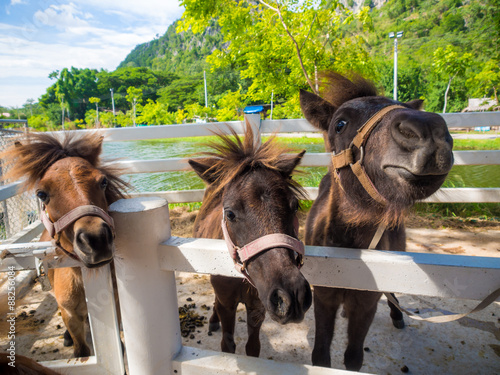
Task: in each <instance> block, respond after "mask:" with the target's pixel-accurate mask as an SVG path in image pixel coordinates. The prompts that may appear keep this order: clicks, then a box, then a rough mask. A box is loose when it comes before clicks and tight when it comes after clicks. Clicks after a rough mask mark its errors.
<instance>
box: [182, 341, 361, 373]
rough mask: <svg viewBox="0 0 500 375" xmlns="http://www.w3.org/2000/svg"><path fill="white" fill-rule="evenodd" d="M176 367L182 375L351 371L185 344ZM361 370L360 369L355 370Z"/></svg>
mask: <svg viewBox="0 0 500 375" xmlns="http://www.w3.org/2000/svg"><path fill="white" fill-rule="evenodd" d="M173 369H174V371H175V373H177V374H182V375H199V374H203V375H234V374H261V375H264V374H265V375H283V374H287V375H348V374H354V373H353V372H350V371H347V370H339V369H333V368H325V367H314V366H310V365H302V364H295V363H280V362H275V361H272V360H269V359H263V358H254V357H247V356H244V355H237V354H228V353H221V352H215V351H211V350H203V349H197V348H191V347H186V346H184V347H183V348H182V350H181V352H180V353H179V354H178V355H177V356H176V357H175V358H174V361H173ZM356 374H361V375H363V373H361V372H356Z"/></svg>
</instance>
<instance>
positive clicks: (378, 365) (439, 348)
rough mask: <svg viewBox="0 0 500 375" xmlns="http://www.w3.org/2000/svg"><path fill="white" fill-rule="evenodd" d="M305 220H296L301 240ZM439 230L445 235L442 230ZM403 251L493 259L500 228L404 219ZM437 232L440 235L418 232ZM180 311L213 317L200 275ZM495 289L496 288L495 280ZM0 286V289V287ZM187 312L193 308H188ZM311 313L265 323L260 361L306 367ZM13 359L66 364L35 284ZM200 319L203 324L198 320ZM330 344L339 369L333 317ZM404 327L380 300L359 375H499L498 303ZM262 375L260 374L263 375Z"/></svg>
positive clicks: (457, 308)
mask: <svg viewBox="0 0 500 375" xmlns="http://www.w3.org/2000/svg"><path fill="white" fill-rule="evenodd" d="M170 214H171V222H172V233H173V235H175V236H181V237H189V236H190V235H191V230H192V229H191V228H192V224H193V222H194V218H195V216H196V213H190V212H187V211H186V209H185V208H180V207H177V208H174V209H173V210H171V211H170ZM304 220H305V214H302V215H301V217H300V221H301V233H303V225H304ZM443 226H445V227H448V228H446V229H442V228H443ZM407 227H408V228H409V229H408V230H407V242H408V249H407V250H408V251H412V252H435V253H448V254H461V255H471V256H488V257H499V256H500V225H499V224H498V222H486V221H483V222H481V220H479V219H478V220H472V221H468V222H463V221H462V222H459V221H457V222H456V223H453V222H452V223H445V222H436V220H435V219H432V221H431V220H427V219H425V218H421V217H420V218H418V217H411V218H410V219H409V220H408V221H407ZM423 228H441V229H423ZM176 279H177V291H178V302H179V306H183V305H186V306H187V307H188V308H189V307H191V308H189V311H190V313H191V314H198V316H199V317H200V318H198V321H205V322H206V321H208V318H209V317H210V315H211V313H212V306H213V292H212V289H211V286H210V282H209V278H208V276H205V275H197V274H186V273H179V274H178V275H177V278H176ZM499 282H500V280H499ZM0 284H1V281H0ZM398 297H399V299H400V303H401V305H402V306H406V307H408V309H409V310H411V311H414V312H415V311H416V310H418V311H419V312H420V314H422V315H425V314H429V313H432V312H436V311H439V312H448V311H453V312H465V311H469V310H471V309H472V308H473V307H475V305H476V304H477V302H474V301H462V300H446V301H444V300H440V299H439V298H427V297H426V298H421V297H418V296H403V295H402V296H398ZM193 304H194V305H195V306H193ZM312 310H313V309H312V308H311V310H310V311H309V312H308V313H307V315H306V319H305V320H304V321H303V322H302V323H299V324H292V325H289V326H281V325H279V324H277V323H275V322H274V321H272V320H271V319H269V318H266V321H265V322H264V324H263V327H262V332H261V343H262V350H261V357H262V358H268V359H274V360H277V361H285V362H293V363H305V364H311V359H310V356H311V351H312V347H313V340H314V318H313V315H314V314H313V311H312ZM17 314H18V315H17V316H18V318H17V329H18V331H19V332H20V333H19V334H18V336H17V338H16V343H17V353H18V354H23V355H27V356H29V357H32V358H35V359H36V360H38V361H46V360H53V359H62V358H70V357H71V355H72V349H71V348H65V347H64V346H63V344H62V343H63V338H62V335H63V333H64V330H65V328H64V325H63V323H62V319H61V316H60V313H59V312H58V310H57V304H56V301H55V299H54V297H53V295H52V294H51V293H50V292H42V291H41V288H40V285H39V284H38V283H36V284H34V286H33V287H32V289H31V290H30V291H29V293H28V294H27V296H26V297H25V298H24V299H23V300H22V301H18V302H17ZM203 317H205V318H203ZM245 320H246V313H245V310H244V307H243V306H242V305H240V307H239V308H238V312H237V323H236V333H235V336H236V344H237V349H236V353H237V354H244V346H245V343H246V337H247V335H246V324H245ZM337 321H338V323H337V326H336V330H335V337H334V342H333V344H332V348H331V352H332V366H333V367H335V368H340V369H343V368H344V366H343V351H344V350H345V346H346V334H345V331H346V319H344V318H342V317H340V316H339V317H338V319H337ZM405 322H406V327H405V328H404V329H403V330H397V329H395V328H394V327H393V326H392V323H391V320H390V318H389V309H388V307H387V304H386V301H385V299H382V300H381V301H380V302H379V308H378V311H377V315H376V317H375V320H374V323H373V324H372V326H371V328H370V332H369V333H368V336H367V339H366V341H365V358H364V365H363V367H362V369H361V371H363V372H368V373H377V374H399V373H401V372H403V373H405V372H407V373H410V374H471V373H474V374H498V373H500V303H493V304H492V305H490V306H489V307H487V308H486V309H485V310H483V311H481V312H478V313H475V314H473V315H471V316H470V317H467V318H464V319H462V320H460V321H458V322H452V323H445V324H432V323H423V322H418V321H414V320H411V319H408V318H407V317H405ZM6 332H7V322H6V321H5V318H4V317H3V316H2V317H1V320H0V348H5V347H6V344H7V340H6V337H5V333H6ZM220 340H221V333H220V331H218V332H213V333H209V332H208V324H205V325H204V326H201V327H195V328H194V330H193V332H190V333H189V334H188V335H187V336H186V337H184V338H183V344H184V345H187V346H193V347H198V348H204V349H210V350H218V348H219V347H220ZM262 375H264V374H262Z"/></svg>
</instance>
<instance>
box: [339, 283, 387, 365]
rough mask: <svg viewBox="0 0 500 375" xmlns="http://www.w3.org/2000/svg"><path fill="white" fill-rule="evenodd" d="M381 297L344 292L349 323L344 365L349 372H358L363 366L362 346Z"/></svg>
mask: <svg viewBox="0 0 500 375" xmlns="http://www.w3.org/2000/svg"><path fill="white" fill-rule="evenodd" d="M381 295H382V293H374V292H365V291H346V295H345V300H344V307H345V310H346V313H347V318H348V319H349V322H348V325H347V339H348V344H347V349H346V351H345V353H344V364H345V367H346V369H347V370H349V371H359V370H360V369H361V366H363V354H364V353H363V344H364V342H365V338H366V335H367V334H368V330H369V328H370V325H371V324H372V322H373V318H374V317H375V313H376V312H377V302H378V300H379V299H380V297H381Z"/></svg>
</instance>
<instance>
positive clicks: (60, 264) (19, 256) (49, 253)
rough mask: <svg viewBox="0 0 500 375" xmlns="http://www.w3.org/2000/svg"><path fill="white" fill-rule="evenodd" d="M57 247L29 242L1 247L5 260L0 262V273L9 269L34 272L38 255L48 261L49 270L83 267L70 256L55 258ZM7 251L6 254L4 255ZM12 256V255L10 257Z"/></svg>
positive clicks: (51, 244)
mask: <svg viewBox="0 0 500 375" xmlns="http://www.w3.org/2000/svg"><path fill="white" fill-rule="evenodd" d="M55 249H56V248H55V246H54V244H53V243H52V242H29V243H14V244H8V245H0V254H3V255H4V258H2V259H1V260H0V272H6V271H8V270H9V267H14V270H16V271H20V270H34V269H36V265H35V256H34V255H33V253H38V254H39V255H40V257H42V256H43V257H45V258H46V259H47V265H48V267H49V268H64V267H81V266H82V263H81V262H79V261H77V260H75V259H72V258H70V257H68V256H62V257H58V256H55ZM4 251H6V253H4ZM9 254H10V255H9Z"/></svg>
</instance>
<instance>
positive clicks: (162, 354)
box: [109, 197, 182, 375]
mask: <svg viewBox="0 0 500 375" xmlns="http://www.w3.org/2000/svg"><path fill="white" fill-rule="evenodd" d="M109 209H110V213H111V215H112V216H113V219H114V220H115V226H116V249H117V253H116V256H115V259H116V261H115V265H116V276H117V284H118V294H119V298H120V311H121V316H122V324H123V333H124V337H125V347H126V354H127V359H128V368H129V374H130V375H154V374H170V373H173V370H172V359H173V358H174V357H175V356H176V355H177V354H178V353H179V352H180V350H181V349H182V342H181V334H180V326H179V315H178V309H177V292H176V287H175V274H174V272H171V271H170V272H169V271H162V270H161V269H160V262H159V261H158V245H159V244H160V243H162V242H163V241H165V240H167V239H168V238H170V218H169V212H168V203H167V201H166V200H165V199H162V198H157V197H141V198H132V199H122V200H119V201H117V202H115V203H113V204H112V205H111V206H110V208H109Z"/></svg>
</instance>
